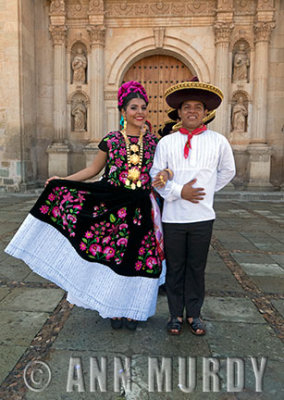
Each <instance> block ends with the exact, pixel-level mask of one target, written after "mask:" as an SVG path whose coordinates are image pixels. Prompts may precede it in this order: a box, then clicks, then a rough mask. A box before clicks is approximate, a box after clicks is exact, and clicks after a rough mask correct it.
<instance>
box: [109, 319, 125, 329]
mask: <svg viewBox="0 0 284 400" xmlns="http://www.w3.org/2000/svg"><path fill="white" fill-rule="evenodd" d="M110 325H111V327H112V329H121V328H122V325H123V320H122V318H121V319H113V318H111V319H110Z"/></svg>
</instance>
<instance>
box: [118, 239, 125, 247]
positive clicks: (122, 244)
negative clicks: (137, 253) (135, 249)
mask: <svg viewBox="0 0 284 400" xmlns="http://www.w3.org/2000/svg"><path fill="white" fill-rule="evenodd" d="M127 243H128V239H126V238H120V239H118V241H117V244H118V246H127Z"/></svg>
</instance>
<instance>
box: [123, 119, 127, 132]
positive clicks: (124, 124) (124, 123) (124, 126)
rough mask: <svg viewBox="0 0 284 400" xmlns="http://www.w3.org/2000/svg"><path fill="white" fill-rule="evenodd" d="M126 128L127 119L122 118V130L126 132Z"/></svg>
mask: <svg viewBox="0 0 284 400" xmlns="http://www.w3.org/2000/svg"><path fill="white" fill-rule="evenodd" d="M126 128H127V121H126V119H125V118H124V122H123V131H124V133H126Z"/></svg>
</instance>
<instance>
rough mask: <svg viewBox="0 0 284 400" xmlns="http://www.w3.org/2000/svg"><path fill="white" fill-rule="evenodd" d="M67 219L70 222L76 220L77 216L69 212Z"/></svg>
mask: <svg viewBox="0 0 284 400" xmlns="http://www.w3.org/2000/svg"><path fill="white" fill-rule="evenodd" d="M67 219H68V221H71V222H74V223H75V222H77V217H75V215H71V214H69V215H67Z"/></svg>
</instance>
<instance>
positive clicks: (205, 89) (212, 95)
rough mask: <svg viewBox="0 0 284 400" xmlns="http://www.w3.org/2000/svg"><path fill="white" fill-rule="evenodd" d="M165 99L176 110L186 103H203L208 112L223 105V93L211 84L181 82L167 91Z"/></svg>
mask: <svg viewBox="0 0 284 400" xmlns="http://www.w3.org/2000/svg"><path fill="white" fill-rule="evenodd" d="M165 99H166V102H167V104H168V105H169V106H170V107H172V108H175V109H177V108H179V107H180V105H181V104H182V103H183V102H185V101H188V100H195V101H201V102H202V103H204V105H205V107H206V109H207V110H208V111H212V110H214V109H216V108H217V107H219V105H220V104H221V102H222V100H223V93H222V91H221V90H220V89H219V88H217V87H216V86H214V85H210V84H209V83H204V82H181V83H178V84H176V85H174V86H171V87H170V88H169V89H167V90H166V92H165Z"/></svg>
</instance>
